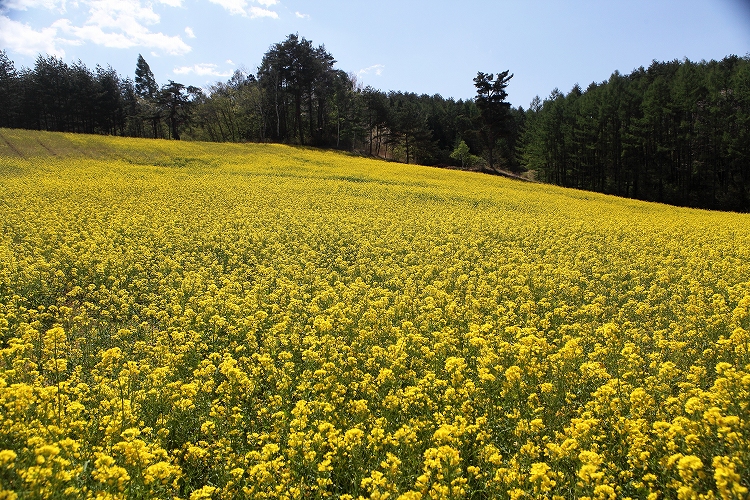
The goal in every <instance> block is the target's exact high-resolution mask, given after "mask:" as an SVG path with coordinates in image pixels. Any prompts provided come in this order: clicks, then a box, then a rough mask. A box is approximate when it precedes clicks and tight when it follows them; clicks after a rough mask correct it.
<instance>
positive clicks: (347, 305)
mask: <svg viewBox="0 0 750 500" xmlns="http://www.w3.org/2000/svg"><path fill="white" fill-rule="evenodd" d="M0 226H2V227H1V229H2V231H0V499H3V500H9V499H36V498H55V499H58V498H60V499H62V498H66V499H67V498H70V499H88V498H96V499H137V498H164V499H173V498H181V499H191V500H198V499H215V500H218V499H229V498H339V499H354V498H360V497H364V498H373V499H385V498H390V499H398V498H401V499H404V500H405V499H428V498H435V499H437V498H466V499H482V498H501V499H502V498H512V499H520V498H550V499H553V498H554V499H568V498H589V499H615V498H617V499H620V498H644V499H672V498H674V499H677V498H679V499H693V498H696V499H697V498H700V499H741V498H748V495H749V493H748V490H749V488H750V352H749V351H750V216H748V215H740V214H728V213H711V212H705V211H697V210H689V209H681V208H673V207H667V206H662V205H657V204H649V203H641V202H637V201H632V200H623V199H617V198H613V197H607V196H602V195H597V194H593V193H584V192H580V191H572V190H564V189H559V188H555V187H551V186H545V185H537V184H529V183H520V182H517V181H511V180H507V179H502V178H495V177H490V176H485V175H478V174H470V173H462V172H454V171H446V170H439V169H432V168H426V167H416V166H413V165H400V164H390V163H385V162H377V161H372V160H367V159H361V158H356V157H352V156H347V155H344V154H338V153H332V152H322V151H316V150H309V149H302V148H293V147H288V146H281V145H236V144H235V145H223V144H202V143H178V142H166V141H147V140H136V139H123V138H105V137H91V136H82V135H65V134H52V133H38V132H26V131H23V132H22V131H16V130H0Z"/></svg>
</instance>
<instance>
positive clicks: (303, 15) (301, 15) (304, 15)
mask: <svg viewBox="0 0 750 500" xmlns="http://www.w3.org/2000/svg"><path fill="white" fill-rule="evenodd" d="M294 15H295V16H297V17H298V18H300V19H307V18H309V17H310V14H302V13H301V12H299V11H297V12H295V13H294Z"/></svg>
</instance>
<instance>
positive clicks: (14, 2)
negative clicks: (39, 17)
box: [0, 0, 66, 12]
mask: <svg viewBox="0 0 750 500" xmlns="http://www.w3.org/2000/svg"><path fill="white" fill-rule="evenodd" d="M65 3H66V2H65V0H7V1H3V2H0V11H8V10H29V9H39V8H42V9H48V10H55V11H58V12H65Z"/></svg>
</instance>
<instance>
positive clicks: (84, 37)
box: [53, 0, 191, 55]
mask: <svg viewBox="0 0 750 500" xmlns="http://www.w3.org/2000/svg"><path fill="white" fill-rule="evenodd" d="M86 3H87V5H88V6H89V17H88V19H87V20H86V22H85V23H84V24H83V26H74V25H73V24H72V23H71V22H70V21H69V20H67V19H61V20H58V21H55V23H53V26H55V27H56V28H58V29H59V30H60V31H62V32H64V33H66V34H68V35H70V36H73V37H75V38H77V39H78V40H81V41H85V42H91V43H93V44H96V45H102V46H104V47H110V48H119V49H127V48H131V47H144V48H149V49H156V50H157V51H160V52H163V53H166V54H170V55H183V54H187V53H188V52H190V50H191V47H190V46H189V45H187V44H186V43H185V42H184V41H183V40H182V38H180V37H179V36H169V35H165V34H164V33H161V32H159V33H154V32H152V31H151V30H150V29H149V28H148V27H147V25H154V24H158V23H159V21H160V17H159V15H158V14H157V13H156V12H154V10H153V8H152V6H151V5H143V4H141V2H140V0H88V1H87V2H86Z"/></svg>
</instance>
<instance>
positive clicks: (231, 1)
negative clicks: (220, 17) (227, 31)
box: [209, 0, 279, 19]
mask: <svg viewBox="0 0 750 500" xmlns="http://www.w3.org/2000/svg"><path fill="white" fill-rule="evenodd" d="M209 1H210V2H211V3H215V4H217V5H221V6H222V7H224V9H226V10H228V11H229V13H230V14H235V15H240V16H245V17H249V18H251V19H252V18H257V17H270V18H273V19H278V17H279V15H278V14H277V13H276V12H274V11H272V10H269V9H267V8H263V7H270V6H272V5H275V4H276V3H277V0H256V1H257V3H259V4H260V5H262V6H263V7H258V6H257V5H249V2H248V0H209Z"/></svg>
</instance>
